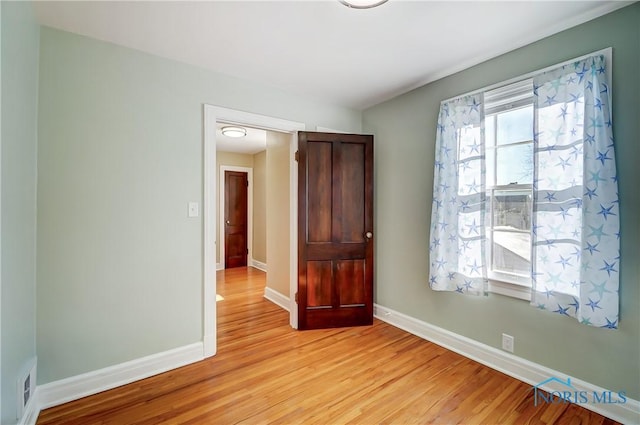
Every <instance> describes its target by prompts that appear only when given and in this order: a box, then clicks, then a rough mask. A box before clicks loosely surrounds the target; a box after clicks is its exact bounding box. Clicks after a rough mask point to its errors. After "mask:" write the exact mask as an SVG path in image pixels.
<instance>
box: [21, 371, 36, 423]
mask: <svg viewBox="0 0 640 425" xmlns="http://www.w3.org/2000/svg"><path fill="white" fill-rule="evenodd" d="M35 389H36V365H35V364H34V365H33V366H32V367H31V369H29V372H28V373H27V374H26V375H24V376H23V377H22V379H18V415H17V416H18V419H20V418H22V415H24V412H25V410H26V408H27V405H28V404H29V402H30V401H31V399H32V398H33V392H34V391H35Z"/></svg>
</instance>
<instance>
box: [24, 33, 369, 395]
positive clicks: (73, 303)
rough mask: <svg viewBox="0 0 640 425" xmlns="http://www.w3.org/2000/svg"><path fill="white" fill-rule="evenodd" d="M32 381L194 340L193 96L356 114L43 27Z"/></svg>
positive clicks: (269, 109)
mask: <svg viewBox="0 0 640 425" xmlns="http://www.w3.org/2000/svg"><path fill="white" fill-rule="evenodd" d="M39 99H40V102H39V127H38V132H39V145H38V261H37V272H38V286H37V303H38V317H37V350H38V358H39V379H38V381H39V383H41V384H43V383H47V382H51V381H55V380H58V379H62V378H66V377H69V376H73V375H77V374H80V373H83V372H88V371H93V370H96V369H99V368H103V367H106V366H110V365H114V364H118V363H121V362H125V361H128V360H132V359H136V358H139V357H142V356H146V355H150V354H154V353H158V352H162V351H165V350H168V349H172V348H176V347H180V346H184V345H187V344H190V343H194V342H198V341H201V340H202V329H203V326H202V319H203V312H202V287H203V285H202V269H203V261H215V259H214V258H211V259H206V260H205V259H203V257H202V256H203V254H202V234H203V222H202V218H201V217H200V218H197V219H193V218H191V219H189V218H187V203H188V202H189V201H200V205H201V206H202V200H203V184H202V181H203V161H204V158H203V106H202V105H203V104H204V103H209V104H213V105H219V106H224V107H227V108H232V109H238V110H243V111H248V112H253V113H257V114H263V115H268V116H274V117H279V118H285V119H288V120H292V121H298V122H304V123H306V124H307V125H308V126H309V128H315V127H314V126H315V125H321V126H326V127H334V128H347V129H349V130H351V131H356V132H357V131H360V126H361V119H362V114H361V113H360V112H359V111H354V110H350V109H346V108H341V107H336V106H332V105H326V104H321V103H317V102H314V101H312V100H308V99H303V98H300V97H296V96H292V95H289V94H286V93H284V92H282V91H279V90H276V89H272V88H269V87H265V86H261V85H258V84H254V83H251V82H247V81H243V80H239V79H236V78H233V77H228V76H223V75H220V74H216V73H213V72H210V71H206V70H204V69H200V68H197V67H194V66H190V65H185V64H182V63H178V62H174V61H170V60H166V59H162V58H159V57H156V56H152V55H148V54H144V53H141V52H138V51H135V50H131V49H127V48H123V47H118V46H115V45H112V44H109V43H104V42H100V41H97V40H93V39H90V38H86V37H81V36H77V35H73V34H70V33H66V32H61V31H57V30H53V29H50V28H42V29H41V39H40V98H39Z"/></svg>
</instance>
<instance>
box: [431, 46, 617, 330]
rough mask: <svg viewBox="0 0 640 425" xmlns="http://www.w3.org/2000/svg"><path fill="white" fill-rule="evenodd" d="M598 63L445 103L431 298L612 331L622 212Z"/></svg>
mask: <svg viewBox="0 0 640 425" xmlns="http://www.w3.org/2000/svg"><path fill="white" fill-rule="evenodd" d="M607 51H610V49H608V50H607ZM605 53H606V52H601V53H596V54H591V55H587V56H584V57H582V58H578V59H575V60H571V61H568V62H566V63H563V64H559V65H555V66H553V67H550V68H548V69H545V70H541V71H536V72H534V73H531V74H530V75H528V76H526V77H522V80H521V81H520V82H517V83H513V84H511V83H505V84H503V85H502V86H501V87H499V88H495V87H496V86H493V87H491V88H487V89H482V90H478V91H475V92H473V93H470V94H466V95H463V96H459V97H456V98H453V99H449V100H445V101H442V103H441V104H440V113H439V116H438V125H437V130H436V143H435V161H434V181H433V192H432V193H433V204H432V209H431V227H430V239H429V266H430V267H429V286H430V287H431V288H432V289H433V290H435V291H455V292H459V293H461V294H469V295H486V294H487V293H488V292H495V293H501V294H505V295H509V296H513V297H518V298H523V299H528V300H530V304H531V306H533V307H535V308H538V309H540V310H546V311H549V312H552V313H555V314H559V315H563V316H570V317H574V318H575V319H576V320H578V321H579V322H580V323H583V324H586V325H589V326H598V327H603V328H610V329H615V328H616V327H617V326H618V319H619V314H618V306H619V298H618V288H619V269H620V267H619V264H620V241H619V239H620V222H619V215H620V211H619V202H618V175H617V171H616V165H615V153H614V138H613V134H612V120H611V116H610V113H611V109H610V106H611V103H610V98H609V95H610V92H611V88H610V85H609V82H608V79H609V76H608V75H607V67H606V58H605Z"/></svg>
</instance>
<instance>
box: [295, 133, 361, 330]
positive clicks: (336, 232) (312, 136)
mask: <svg viewBox="0 0 640 425" xmlns="http://www.w3.org/2000/svg"><path fill="white" fill-rule="evenodd" d="M298 148H299V157H298V171H299V173H298V179H299V180H298V294H297V300H298V328H299V329H319V328H329V327H342V326H360V325H370V324H372V323H373V136H365V135H355V134H333V133H311V132H300V133H298Z"/></svg>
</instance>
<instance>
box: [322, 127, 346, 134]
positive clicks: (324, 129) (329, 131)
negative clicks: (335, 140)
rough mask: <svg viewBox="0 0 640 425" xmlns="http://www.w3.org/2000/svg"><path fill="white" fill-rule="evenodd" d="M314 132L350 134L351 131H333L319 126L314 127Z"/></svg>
mask: <svg viewBox="0 0 640 425" xmlns="http://www.w3.org/2000/svg"><path fill="white" fill-rule="evenodd" d="M316 131H317V132H319V133H338V134H352V132H351V131H341V130H334V129H333V128H329V127H320V126H316Z"/></svg>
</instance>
